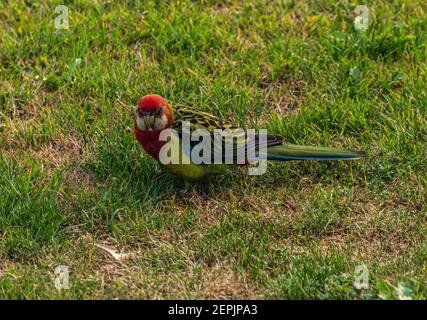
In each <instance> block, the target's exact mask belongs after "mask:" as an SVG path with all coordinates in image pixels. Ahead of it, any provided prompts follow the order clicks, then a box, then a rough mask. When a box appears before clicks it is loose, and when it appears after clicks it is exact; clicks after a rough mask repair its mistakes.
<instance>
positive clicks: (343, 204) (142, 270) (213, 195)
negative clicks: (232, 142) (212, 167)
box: [0, 0, 427, 299]
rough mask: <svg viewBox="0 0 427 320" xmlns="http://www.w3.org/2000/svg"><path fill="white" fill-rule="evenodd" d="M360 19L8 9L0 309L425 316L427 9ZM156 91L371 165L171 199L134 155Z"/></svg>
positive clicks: (319, 12)
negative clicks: (308, 310)
mask: <svg viewBox="0 0 427 320" xmlns="http://www.w3.org/2000/svg"><path fill="white" fill-rule="evenodd" d="M61 4H63V5H65V6H66V7H67V8H68V14H69V21H68V23H69V25H68V28H66V29H61V28H59V29H58V28H56V26H55V21H57V22H58V16H59V15H60V14H61V13H58V12H55V8H56V6H57V5H61ZM358 4H359V3H353V2H351V1H332V0H324V1H247V2H245V3H244V4H243V3H242V2H240V1H237V0H230V1H192V2H190V1H179V2H178V1H170V2H168V3H163V2H162V1H141V3H139V2H138V1H101V0H98V1H89V0H80V1H70V0H62V1H40V2H36V1H17V0H16V1H13V0H9V1H2V2H0V150H1V153H0V298H1V299H54V298H60V299H112V298H131V299H134V298H138V299H139V298H142V299H147V298H149V299H158V298H160V299H163V298H176V299H186V298H218V299H225V298H249V299H251V298H259V299H399V298H400V299H411V298H412V299H426V298H427V201H426V195H427V174H426V171H427V170H426V168H427V90H426V83H427V77H426V65H427V59H426V55H427V45H426V44H427V38H426V32H427V4H426V2H425V1H423V0H416V1H409V0H408V1H403V0H401V1H366V3H365V4H366V6H367V8H368V10H369V25H368V28H367V30H365V31H363V30H357V29H356V28H355V26H354V20H355V19H356V15H355V12H354V11H355V8H356V5H358ZM362 4H363V3H362ZM59 22H61V21H59ZM60 26H62V25H60ZM148 93H156V94H160V95H162V96H164V97H165V98H166V99H167V100H168V101H169V102H170V104H171V105H172V106H173V105H176V104H182V105H187V106H189V107H193V108H197V109H199V110H203V111H208V112H212V113H214V114H216V115H218V116H221V117H224V118H226V119H230V120H232V121H234V122H236V123H238V124H240V125H244V126H246V127H248V128H257V129H260V128H266V129H268V132H270V133H279V134H282V135H283V136H284V137H285V139H286V140H287V141H288V142H290V143H297V144H306V145H322V146H332V147H337V148H348V149H357V150H365V151H366V152H367V154H368V156H367V158H366V159H363V160H358V161H351V162H328V163H325V162H323V163H320V162H287V163H273V164H269V166H268V170H267V172H266V173H265V174H264V175H260V176H250V175H247V170H245V169H236V170H235V171H233V172H232V173H231V174H230V175H228V176H224V177H218V178H213V179H211V180H210V181H208V182H204V183H198V184H195V185H194V186H193V187H192V188H190V189H189V190H188V191H187V192H184V193H183V192H181V189H182V188H183V182H182V181H181V180H180V179H179V178H177V177H175V176H173V175H172V174H163V175H159V170H160V168H159V166H158V165H157V164H156V162H155V161H154V160H153V159H151V158H150V157H149V156H148V155H147V154H146V153H145V152H144V151H143V150H142V148H141V147H140V146H139V145H138V144H137V142H136V139H135V138H134V135H133V121H134V120H133V113H134V111H135V110H136V103H137V101H138V99H139V98H140V97H142V96H143V95H145V94H148ZM100 246H108V247H111V248H114V249H115V250H117V251H118V252H120V253H125V254H129V255H128V256H126V257H124V258H123V259H121V260H120V261H117V260H116V259H114V257H113V256H112V255H111V254H109V253H108V252H107V251H106V250H104V249H102V248H100ZM60 265H64V266H67V267H68V268H69V285H68V288H66V287H65V288H63V289H62V290H59V289H57V287H56V286H55V283H56V282H55V279H57V275H56V274H55V268H56V267H57V266H60ZM358 266H359V268H360V266H365V267H366V268H365V267H363V268H365V271H367V272H365V273H364V275H366V279H365V280H368V281H367V282H366V283H364V284H366V285H368V286H365V289H358V285H357V283H356V285H355V284H354V282H355V281H356V282H357V281H359V280H360V275H361V273H360V272H359V271H357V268H358Z"/></svg>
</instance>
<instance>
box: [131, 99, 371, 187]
mask: <svg viewBox="0 0 427 320" xmlns="http://www.w3.org/2000/svg"><path fill="white" fill-rule="evenodd" d="M183 121H188V122H189V123H190V125H191V130H194V129H205V130H207V131H208V132H209V133H211V134H212V135H213V133H214V130H215V129H223V130H225V129H228V131H227V132H228V134H229V135H231V137H232V138H239V137H241V135H242V131H243V132H244V130H243V129H241V128H239V127H238V126H235V125H233V124H230V123H227V122H225V121H223V120H222V119H220V118H218V117H216V116H214V115H212V114H209V113H206V112H202V111H198V110H194V109H191V108H187V107H181V106H177V107H175V108H174V109H172V108H171V107H170V105H169V104H168V103H167V101H166V100H165V99H164V98H163V97H161V96H158V95H147V96H144V97H143V98H142V99H141V100H140V101H139V103H138V110H137V113H136V115H135V128H134V132H135V136H136V138H137V140H138V142H139V143H140V144H141V145H142V147H143V148H144V149H145V151H147V152H148V153H149V154H150V155H151V156H152V157H153V158H155V159H157V160H159V152H160V150H161V148H162V146H163V145H164V144H165V143H166V141H161V139H160V134H161V132H162V130H164V129H174V130H176V132H178V134H179V135H178V137H177V138H176V139H177V142H178V143H179V144H180V148H179V157H180V158H179V159H181V160H182V159H183V157H187V162H184V161H182V163H178V164H176V163H175V164H166V165H164V167H165V168H166V169H167V170H169V171H171V172H174V173H176V174H178V175H179V176H181V177H182V178H183V179H184V180H185V181H197V180H200V179H203V178H206V177H209V176H212V175H217V174H223V173H225V172H226V169H225V167H226V166H225V165H223V164H215V163H212V164H205V163H202V164H195V163H194V162H192V161H191V159H188V158H189V157H190V155H189V154H188V152H187V153H185V152H183V148H182V147H181V142H182V141H181V137H182V122H183ZM193 146H194V144H193V142H191V145H190V146H189V149H190V151H191V148H192V147H193ZM266 146H267V157H266V158H267V160H272V161H289V160H352V159H358V158H361V157H363V156H364V153H363V152H357V151H347V150H337V149H332V148H325V147H309V146H299V145H293V144H286V143H284V138H283V137H282V136H280V135H267V139H266ZM212 152H213V153H214V152H215V150H213V151H212ZM222 152H224V151H222ZM181 160H180V161H181Z"/></svg>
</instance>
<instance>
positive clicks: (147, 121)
mask: <svg viewBox="0 0 427 320" xmlns="http://www.w3.org/2000/svg"><path fill="white" fill-rule="evenodd" d="M144 122H145V125H146V126H147V129H153V125H154V115H146V116H144Z"/></svg>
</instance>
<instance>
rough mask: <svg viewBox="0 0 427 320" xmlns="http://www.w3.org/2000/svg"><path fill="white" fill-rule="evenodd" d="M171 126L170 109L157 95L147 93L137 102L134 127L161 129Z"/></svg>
mask: <svg viewBox="0 0 427 320" xmlns="http://www.w3.org/2000/svg"><path fill="white" fill-rule="evenodd" d="M171 126H172V109H171V107H170V106H169V104H168V103H167V102H166V100H165V99H163V98H162V97H161V96H158V95H154V94H152V95H147V96H144V97H142V99H141V100H140V101H139V102H138V112H137V114H136V119H135V129H136V130H139V131H161V130H163V129H165V128H170V127H171Z"/></svg>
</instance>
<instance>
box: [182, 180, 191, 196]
mask: <svg viewBox="0 0 427 320" xmlns="http://www.w3.org/2000/svg"><path fill="white" fill-rule="evenodd" d="M192 186H193V184H192V183H191V182H188V181H186V180H184V187H183V188H182V189H181V190H180V191H179V195H180V196H183V195H185V194H186V193H187V192H188V191H190V189H191V187H192Z"/></svg>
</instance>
